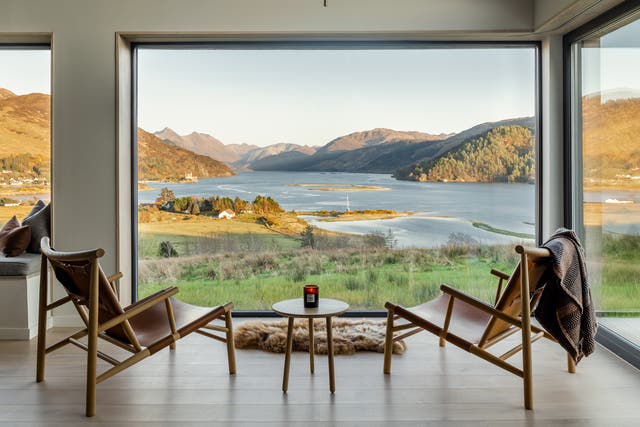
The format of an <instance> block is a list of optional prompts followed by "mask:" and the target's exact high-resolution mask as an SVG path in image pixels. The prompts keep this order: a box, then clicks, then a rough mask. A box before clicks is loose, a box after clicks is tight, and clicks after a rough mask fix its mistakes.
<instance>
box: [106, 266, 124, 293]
mask: <svg viewBox="0 0 640 427" xmlns="http://www.w3.org/2000/svg"><path fill="white" fill-rule="evenodd" d="M123 276H124V275H123V274H122V273H120V272H117V273H116V274H112V275H111V276H109V277H107V280H108V281H109V284H110V285H111V289H113V292H115V293H116V296H117V297H118V299H120V285H118V283H116V282H117V281H118V280H120V279H122V277H123Z"/></svg>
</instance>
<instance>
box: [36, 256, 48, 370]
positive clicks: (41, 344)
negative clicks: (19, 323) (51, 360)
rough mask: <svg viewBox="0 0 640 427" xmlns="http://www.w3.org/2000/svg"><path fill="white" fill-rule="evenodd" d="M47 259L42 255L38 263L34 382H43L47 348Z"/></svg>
mask: <svg viewBox="0 0 640 427" xmlns="http://www.w3.org/2000/svg"><path fill="white" fill-rule="evenodd" d="M47 267H48V265H47V258H46V257H45V256H44V255H42V261H41V263H40V289H39V291H40V292H39V301H38V361H37V365H36V381H37V382H41V381H44V364H45V360H44V358H45V352H46V348H47V302H48V298H47V277H48V274H47Z"/></svg>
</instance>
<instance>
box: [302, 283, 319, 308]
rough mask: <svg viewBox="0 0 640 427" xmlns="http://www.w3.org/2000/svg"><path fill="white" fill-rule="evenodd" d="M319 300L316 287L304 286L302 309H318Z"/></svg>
mask: <svg viewBox="0 0 640 427" xmlns="http://www.w3.org/2000/svg"><path fill="white" fill-rule="evenodd" d="M319 298H320V288H319V287H318V285H304V307H305V308H316V307H318V300H319Z"/></svg>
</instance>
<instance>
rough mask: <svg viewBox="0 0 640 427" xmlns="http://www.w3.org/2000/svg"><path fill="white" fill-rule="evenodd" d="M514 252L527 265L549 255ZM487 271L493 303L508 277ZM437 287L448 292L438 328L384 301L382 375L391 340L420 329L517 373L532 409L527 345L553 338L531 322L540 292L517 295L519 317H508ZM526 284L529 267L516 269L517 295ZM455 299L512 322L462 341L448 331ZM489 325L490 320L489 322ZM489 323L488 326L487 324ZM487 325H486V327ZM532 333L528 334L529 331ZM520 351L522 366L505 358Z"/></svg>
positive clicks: (572, 364) (569, 367)
mask: <svg viewBox="0 0 640 427" xmlns="http://www.w3.org/2000/svg"><path fill="white" fill-rule="evenodd" d="M515 250H516V252H517V253H518V254H520V266H527V265H528V259H529V257H530V256H531V257H535V258H539V259H545V258H549V257H550V256H551V253H550V252H549V250H548V249H545V248H537V247H536V248H526V247H523V246H521V245H518V246H516V248H515ZM491 273H492V274H493V275H495V276H497V277H498V278H499V283H498V289H497V292H496V299H495V302H496V303H497V302H498V300H499V298H500V292H501V288H502V283H503V281H504V280H507V279H509V277H510V276H509V275H507V274H505V273H502V272H500V271H497V270H491ZM440 289H441V290H442V292H443V293H445V294H447V295H449V303H448V305H447V311H446V315H445V319H444V325H443V326H442V327H440V326H438V325H436V324H434V323H432V322H429V321H428V320H426V319H423V318H422V317H420V316H418V315H416V314H414V313H412V312H410V311H408V310H407V309H405V308H403V307H401V306H398V305H395V304H392V303H390V302H387V303H386V304H385V308H386V309H387V329H386V337H385V345H384V368H383V372H384V373H385V374H390V373H391V355H392V350H393V343H394V342H396V341H399V340H401V339H404V338H407V337H409V336H411V335H414V334H417V333H419V332H422V331H423V330H426V331H429V332H431V333H433V334H435V335H437V336H438V337H439V338H440V340H439V344H440V347H444V346H445V343H446V342H450V343H451V344H453V345H455V346H457V347H460V348H461V349H463V350H465V351H467V352H469V353H472V354H474V355H476V356H478V357H480V358H482V359H484V360H486V361H488V362H490V363H493V364H494V365H496V366H498V367H500V368H502V369H505V370H506V371H509V372H511V373H512V374H514V375H517V376H519V377H520V378H522V380H523V387H524V406H525V408H526V409H533V379H532V363H531V362H532V357H531V344H532V343H534V342H535V341H537V340H539V339H540V338H543V337H544V338H547V339H549V340H551V341H556V340H555V339H554V338H553V337H552V336H551V335H550V334H549V333H548V332H546V331H545V330H543V329H541V328H538V327H537V326H534V325H531V308H532V307H535V304H536V303H537V300H538V299H539V296H540V294H536V293H534V295H533V296H532V298H531V299H530V298H520V302H521V315H520V317H519V318H517V317H513V316H510V315H508V314H506V313H503V312H502V311H500V310H497V309H496V308H495V307H493V306H491V305H489V304H486V303H484V302H482V301H480V300H478V299H476V298H474V297H471V296H469V295H466V294H464V293H462V292H460V291H458V290H456V289H454V288H451V287H449V286H447V285H441V286H440ZM529 290H530V284H529V269H528V268H520V295H531V294H530V292H529ZM456 300H460V301H463V302H465V303H467V304H469V305H471V306H473V307H475V308H477V309H478V310H481V311H483V312H485V313H487V314H489V315H491V316H492V321H493V319H499V320H502V321H504V322H507V323H509V324H511V325H512V327H511V328H509V329H507V330H506V331H504V332H503V333H501V334H498V335H497V336H495V337H493V338H490V339H486V333H485V334H483V337H482V339H481V340H480V341H479V342H478V343H477V344H476V343H473V342H470V341H467V340H465V339H464V338H461V337H459V336H458V335H455V334H453V333H451V332H449V324H450V322H451V316H452V314H453V308H454V303H455V301H456ZM399 319H404V320H406V321H408V322H409V323H406V324H402V325H395V324H394V322H395V321H396V320H399ZM490 324H491V323H490ZM490 324H489V325H490ZM487 328H489V326H487ZM406 329H411V330H410V331H408V332H405V333H403V334H401V335H396V332H400V331H403V330H406ZM518 330H520V331H521V333H522V340H521V343H520V344H517V345H516V346H514V347H513V348H511V349H510V350H508V351H506V352H505V353H503V354H501V355H499V356H496V355H494V354H493V353H490V352H489V351H487V348H489V347H491V346H492V345H494V344H496V343H498V342H500V341H502V340H503V339H505V338H507V337H508V336H510V335H513V334H514V333H516V332H518ZM532 332H533V333H535V335H533V336H532V335H531V333H532ZM521 351H522V368H519V367H517V366H515V365H513V364H511V363H509V362H507V359H509V358H510V357H512V356H513V355H515V354H517V353H519V352H521ZM567 370H568V371H569V373H575V370H576V365H575V362H574V361H573V359H572V358H571V356H570V355H569V354H567Z"/></svg>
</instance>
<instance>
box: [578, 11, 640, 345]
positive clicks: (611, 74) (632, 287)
mask: <svg viewBox="0 0 640 427" xmlns="http://www.w3.org/2000/svg"><path fill="white" fill-rule="evenodd" d="M574 52H576V53H577V54H578V55H579V56H578V57H579V58H580V60H579V63H578V64H579V66H580V71H581V73H580V75H581V80H582V82H581V83H582V85H581V86H582V87H581V93H580V95H581V123H582V145H581V150H582V181H583V212H582V215H583V218H582V220H583V221H580V222H581V223H582V225H583V227H584V228H583V232H584V245H585V248H586V253H587V258H588V266H589V273H590V279H591V284H592V287H593V295H594V299H595V301H596V306H597V307H598V308H599V310H601V314H602V315H603V316H605V317H603V319H602V321H601V324H602V325H604V326H607V327H610V328H611V329H613V330H615V331H616V332H618V333H620V334H621V335H623V336H624V337H625V338H627V339H630V340H632V341H635V342H636V343H640V318H637V317H636V316H640V192H639V191H638V190H640V21H638V20H636V21H634V22H632V23H628V24H627V25H625V26H622V27H620V28H618V29H616V30H614V31H611V32H609V33H607V34H605V35H599V36H598V37H594V38H590V39H587V40H584V41H582V42H580V43H579V45H578V50H577V51H576V50H574ZM634 317H635V318H634Z"/></svg>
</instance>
